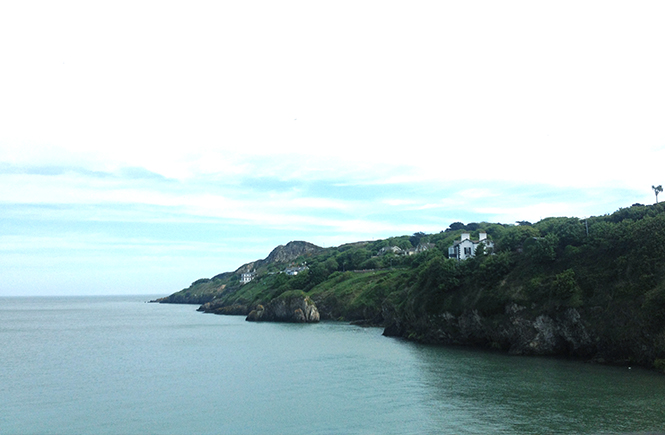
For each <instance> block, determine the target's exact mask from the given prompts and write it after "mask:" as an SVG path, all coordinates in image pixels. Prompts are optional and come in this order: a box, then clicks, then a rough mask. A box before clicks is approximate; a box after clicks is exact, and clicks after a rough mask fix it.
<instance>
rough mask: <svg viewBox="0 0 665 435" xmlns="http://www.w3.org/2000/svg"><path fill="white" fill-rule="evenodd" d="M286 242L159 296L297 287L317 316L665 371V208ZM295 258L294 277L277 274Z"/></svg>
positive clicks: (206, 297) (235, 302)
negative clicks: (461, 242)
mask: <svg viewBox="0 0 665 435" xmlns="http://www.w3.org/2000/svg"><path fill="white" fill-rule="evenodd" d="M480 230H482V231H485V232H487V234H488V235H489V238H490V239H492V240H493V241H494V242H495V245H496V246H495V249H494V252H493V253H487V254H486V255H477V256H476V257H475V258H472V259H469V260H466V261H462V262H458V261H456V260H453V259H448V258H447V248H448V246H450V245H451V244H452V243H453V241H454V240H456V239H459V237H460V235H461V233H463V232H469V233H471V237H472V238H477V235H478V232H479V231H480ZM296 243H303V242H296ZM287 246H289V245H287ZM303 246H306V245H303ZM295 248H297V246H290V249H289V252H290V254H289V255H287V256H277V255H275V256H273V257H274V258H277V257H279V258H280V261H266V260H267V259H266V260H262V261H261V262H257V263H259V267H258V268H255V270H256V272H257V275H256V277H255V278H254V280H252V281H251V282H250V283H247V284H244V285H241V284H240V282H239V279H240V272H242V271H244V270H249V268H248V267H247V265H245V266H243V267H241V268H240V269H238V271H236V272H234V273H226V274H221V275H218V276H216V277H214V278H211V279H204V280H199V281H196V282H194V283H193V284H192V285H191V286H190V287H189V288H187V289H184V290H182V291H181V292H178V293H175V294H173V295H171V296H169V297H168V298H165V299H164V300H163V302H175V303H198V304H204V305H203V306H202V307H201V310H203V311H207V312H214V313H223V314H247V313H249V312H250V311H251V310H253V309H255V308H256V307H257V306H258V305H266V304H267V303H269V302H270V301H271V300H273V299H274V298H277V297H278V296H279V295H281V294H282V293H284V292H288V291H292V290H300V291H302V292H303V294H305V295H307V296H309V298H311V300H312V301H313V302H314V303H315V304H316V306H317V307H318V310H319V312H320V314H321V318H324V319H325V318H328V319H345V320H349V321H360V322H366V323H370V324H379V325H383V326H385V328H386V329H385V333H386V334H387V335H397V336H402V337H407V338H410V339H413V340H420V341H424V342H430V343H457V344H466V345H476V346H486V347H492V348H498V349H504V350H506V351H509V352H512V353H516V354H564V355H571V356H576V357H584V358H589V359H595V360H597V361H606V362H620V363H631V364H642V365H645V366H650V367H656V368H660V369H665V206H663V204H658V205H653V206H642V205H635V206H632V207H629V208H625V209H620V210H618V211H617V212H615V213H613V214H611V215H605V216H598V217H592V218H589V219H587V220H580V219H577V218H567V217H562V218H548V219H544V220H542V221H540V222H538V223H535V224H530V223H528V222H522V223H521V224H520V225H517V226H513V225H502V224H489V223H473V224H467V225H464V224H462V223H459V222H458V223H454V224H452V225H450V227H449V228H448V229H447V230H446V231H442V232H441V233H438V234H430V235H427V234H422V233H418V234H414V235H412V236H402V237H394V238H390V239H386V240H380V241H376V242H358V243H354V244H349V245H343V246H340V247H337V248H328V249H321V248H318V249H313V248H311V247H309V248H310V249H308V250H307V251H306V252H305V250H302V251H301V250H299V249H295ZM416 248H418V249H416ZM277 249H279V248H277ZM271 255H272V253H271ZM269 257H270V256H269ZM305 262H306V266H307V269H306V270H303V271H301V273H299V274H298V275H297V276H289V275H287V274H285V273H280V271H283V270H284V269H285V268H287V267H289V266H290V265H291V266H293V265H304V264H305Z"/></svg>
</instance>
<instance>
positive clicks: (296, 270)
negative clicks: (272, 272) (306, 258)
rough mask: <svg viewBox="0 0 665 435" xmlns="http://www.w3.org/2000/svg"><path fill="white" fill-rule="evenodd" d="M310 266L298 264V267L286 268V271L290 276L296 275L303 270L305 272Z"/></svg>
mask: <svg viewBox="0 0 665 435" xmlns="http://www.w3.org/2000/svg"><path fill="white" fill-rule="evenodd" d="M308 269H309V267H307V266H298V267H290V268H288V269H284V273H285V274H287V275H290V276H296V275H298V274H299V273H301V272H304V271H305V270H308Z"/></svg>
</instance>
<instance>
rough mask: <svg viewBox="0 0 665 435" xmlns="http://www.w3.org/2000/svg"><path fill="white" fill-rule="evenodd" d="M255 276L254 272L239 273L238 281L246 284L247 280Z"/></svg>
mask: <svg viewBox="0 0 665 435" xmlns="http://www.w3.org/2000/svg"><path fill="white" fill-rule="evenodd" d="M255 276H256V272H248V273H243V274H242V275H240V283H241V284H247V283H248V282H250V281H251V280H253V279H254V277H255Z"/></svg>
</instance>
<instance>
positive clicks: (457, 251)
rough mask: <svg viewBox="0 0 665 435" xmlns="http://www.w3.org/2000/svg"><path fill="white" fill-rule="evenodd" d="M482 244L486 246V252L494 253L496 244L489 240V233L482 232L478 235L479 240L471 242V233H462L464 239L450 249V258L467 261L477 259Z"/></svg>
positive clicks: (456, 242)
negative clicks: (477, 251) (479, 246)
mask: <svg viewBox="0 0 665 435" xmlns="http://www.w3.org/2000/svg"><path fill="white" fill-rule="evenodd" d="M480 243H482V244H483V245H485V250H486V251H485V252H492V250H493V249H494V242H493V241H491V240H490V239H488V238H487V233H485V232H482V231H481V232H480V233H478V240H471V234H470V233H462V238H461V239H460V240H456V241H455V243H453V245H452V246H450V247H449V248H448V258H455V259H457V260H466V259H467V258H471V257H475V256H476V249H478V245H480Z"/></svg>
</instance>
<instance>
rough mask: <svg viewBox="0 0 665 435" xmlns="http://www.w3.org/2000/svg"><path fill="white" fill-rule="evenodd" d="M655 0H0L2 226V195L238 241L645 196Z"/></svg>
mask: <svg viewBox="0 0 665 435" xmlns="http://www.w3.org/2000/svg"><path fill="white" fill-rule="evenodd" d="M664 12H665V6H663V4H661V3H660V2H639V3H637V4H635V3H631V4H630V5H628V4H621V3H608V2H596V1H591V2H582V3H580V2H573V1H563V2H557V3H556V4H552V5H549V4H543V3H537V2H529V1H514V2H507V3H506V2H499V3H497V2H491V1H481V2H475V3H464V2H457V3H455V2H440V1H424V2H418V3H417V4H412V5H411V4H410V5H408V6H404V5H403V4H399V3H394V2H385V1H374V0H369V1H361V2H357V1H354V2H351V1H345V0H342V1H339V2H335V3H334V4H332V3H331V4H325V3H320V2H309V1H284V2H267V1H258V0H250V1H246V2H208V1H203V2H195V3H188V4H185V3H177V2H176V3H174V2H154V1H133V2H126V1H118V2H113V3H99V2H82V1H62V2H37V3H33V2H27V3H26V2H4V3H2V4H1V5H0V68H1V70H2V71H3V80H2V82H0V207H3V210H4V211H5V214H4V216H11V219H12V225H14V226H12V227H11V229H8V230H6V231H7V233H5V234H0V236H3V235H4V236H8V237H10V236H11V237H13V236H15V235H16V234H14V232H18V233H20V232H22V231H23V232H26V233H28V234H29V233H30V231H36V230H34V229H33V227H31V226H29V225H28V224H22V223H21V218H20V216H27V217H29V219H30V222H31V225H38V224H39V225H44V227H45V229H43V230H42V231H44V232H48V228H50V226H49V225H48V223H49V222H52V221H56V220H57V221H58V222H65V223H67V225H70V226H72V227H76V226H77V225H80V224H81V222H97V223H99V222H105V223H108V224H109V225H110V224H113V223H127V224H128V225H129V224H142V223H152V224H156V225H157V224H159V225H162V224H163V225H174V226H177V225H189V224H192V225H196V224H200V225H204V226H205V225H213V226H214V225H215V224H219V225H223V226H224V234H225V235H226V237H228V238H230V239H234V240H237V239H238V238H239V237H240V238H242V237H247V239H248V240H252V241H253V242H252V247H248V248H247V249H249V252H248V253H247V255H248V256H249V255H251V254H250V252H251V253H257V252H258V253H260V252H264V251H269V250H270V248H271V247H272V246H271V245H273V244H274V242H275V241H277V240H279V243H286V242H288V240H289V239H290V238H292V237H307V238H310V240H312V241H315V240H318V241H320V242H321V243H326V244H332V243H335V242H349V241H354V239H355V240H358V239H371V238H379V237H387V236H391V235H396V234H409V233H412V232H415V231H433V232H434V231H438V230H440V229H443V228H445V227H446V226H447V225H448V224H449V223H450V222H453V221H456V220H462V221H480V220H498V221H503V222H513V221H515V220H532V221H536V220H538V219H539V218H540V217H546V216H549V215H583V214H591V213H608V212H611V211H613V210H614V209H616V208H617V207H620V206H628V205H630V204H631V203H633V202H642V203H649V202H653V200H654V198H653V195H652V192H651V191H650V186H651V185H653V184H656V185H657V184H663V183H665V180H659V179H658V177H660V176H662V174H663V172H662V169H661V168H662V166H663V161H664V160H665V148H664V147H663V144H664V143H665V132H664V131H663V129H662V120H663V119H665V106H664V105H663V104H662V101H665V81H664V80H663V79H662V78H663V77H665V58H663V56H658V55H657V53H661V52H662V51H663V50H662V48H663V47H662V45H663V42H662V41H665V27H663V26H662V23H661V21H662V16H663V13H664ZM257 180H260V182H257ZM30 206H35V207H37V208H35V209H29V207H30ZM42 206H43V207H44V208H43V209H38V207H42ZM49 207H50V208H49ZM40 213H41V218H40ZM6 219H9V218H6ZM40 219H41V220H40ZM39 225H38V226H39ZM174 228H175V227H174ZM206 228H207V227H206ZM248 229H251V230H252V231H248ZM12 231H14V232H12ZM173 231H176V230H175V229H173ZM35 237H36V236H35ZM52 237H54V239H52V240H51V239H48V240H51V241H50V242H49V241H48V240H45V241H46V242H48V243H53V244H58V243H61V242H62V243H63V246H66V244H65V241H64V240H62V238H61V237H60V235H58V234H53V235H52ZM113 237H116V236H115V235H114V236H113ZM118 237H120V236H118ZM219 238H220V239H222V238H223V236H222V235H220V236H219ZM24 240H25V241H26V243H29V241H30V240H33V239H30V238H26V239H24ZM33 241H35V243H37V240H33ZM4 242H5V243H7V245H6V246H13V245H12V244H11V243H10V241H9V239H4ZM128 243H129V244H130V245H132V244H133V243H134V242H128ZM146 243H147V244H148V245H149V244H150V243H149V242H146ZM165 243H166V242H165ZM138 244H139V245H140V244H141V242H140V241H139V242H138ZM72 249H73V250H75V249H76V248H75V247H72ZM81 249H83V248H81ZM127 249H128V250H130V251H131V250H134V249H139V248H138V247H136V248H132V247H128V248H127ZM231 257H232V256H231V255H230V256H229V258H231ZM249 259H251V258H249ZM236 260H237V259H236ZM26 261H27V260H26ZM38 263H39V261H38V260H36V261H35V264H38ZM26 264H27V263H26ZM235 266H237V264H232V265H228V267H227V268H228V269H232V268H234V267H235ZM26 267H27V266H26ZM35 267H37V266H35ZM220 267H221V266H220ZM190 270H191V269H190Z"/></svg>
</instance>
